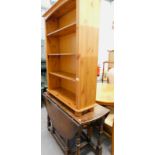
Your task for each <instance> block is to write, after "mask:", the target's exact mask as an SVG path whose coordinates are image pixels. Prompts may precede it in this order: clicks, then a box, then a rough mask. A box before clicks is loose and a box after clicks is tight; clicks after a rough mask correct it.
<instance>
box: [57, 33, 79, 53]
mask: <svg viewBox="0 0 155 155" xmlns="http://www.w3.org/2000/svg"><path fill="white" fill-rule="evenodd" d="M59 50H60V52H62V53H75V52H76V33H72V34H69V35H65V36H62V37H60V38H59Z"/></svg>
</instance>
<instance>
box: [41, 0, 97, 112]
mask: <svg viewBox="0 0 155 155" xmlns="http://www.w3.org/2000/svg"><path fill="white" fill-rule="evenodd" d="M43 17H44V18H45V38H46V58H47V59H46V60H47V80H48V92H49V93H50V94H52V95H53V96H55V97H56V98H57V99H59V100H60V101H62V102H63V103H64V104H65V105H67V106H68V107H70V108H71V109H72V110H73V111H75V112H83V111H85V110H88V109H91V108H92V107H93V106H94V104H95V97H96V74H97V73H96V70H97V56H98V20H99V0H58V1H57V2H56V3H55V4H54V5H53V6H52V7H51V8H50V9H49V10H48V11H47V12H46V13H45V14H44V15H43Z"/></svg>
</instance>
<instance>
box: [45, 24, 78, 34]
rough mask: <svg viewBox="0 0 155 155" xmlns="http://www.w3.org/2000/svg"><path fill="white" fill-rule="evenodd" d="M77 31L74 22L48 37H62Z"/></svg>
mask: <svg viewBox="0 0 155 155" xmlns="http://www.w3.org/2000/svg"><path fill="white" fill-rule="evenodd" d="M75 31H76V23H75V22H74V23H72V24H69V25H67V26H64V27H62V28H60V29H58V30H55V31H53V32H50V33H48V34H47V36H61V35H66V34H70V33H73V32H75Z"/></svg>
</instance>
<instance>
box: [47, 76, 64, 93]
mask: <svg viewBox="0 0 155 155" xmlns="http://www.w3.org/2000/svg"><path fill="white" fill-rule="evenodd" d="M48 76H49V81H48V89H49V90H51V89H57V88H59V87H60V86H61V85H60V82H61V79H60V78H57V77H55V76H53V75H50V74H49V75H48Z"/></svg>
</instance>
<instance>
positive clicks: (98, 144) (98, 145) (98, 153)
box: [96, 118, 104, 155]
mask: <svg viewBox="0 0 155 155" xmlns="http://www.w3.org/2000/svg"><path fill="white" fill-rule="evenodd" d="M103 123H104V118H102V119H101V122H100V126H99V138H98V140H97V148H96V152H97V155H102V134H103Z"/></svg>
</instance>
